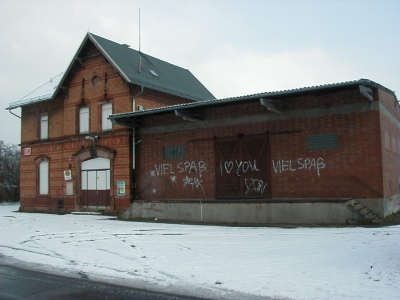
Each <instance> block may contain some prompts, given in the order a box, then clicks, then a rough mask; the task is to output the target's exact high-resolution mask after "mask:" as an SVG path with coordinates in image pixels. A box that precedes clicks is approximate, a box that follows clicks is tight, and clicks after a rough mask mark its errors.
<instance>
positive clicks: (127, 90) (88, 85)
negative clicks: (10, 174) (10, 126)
mask: <svg viewBox="0 0 400 300" xmlns="http://www.w3.org/2000/svg"><path fill="white" fill-rule="evenodd" d="M70 73H71V74H69V78H70V79H69V80H67V86H63V87H62V88H63V89H64V90H65V92H64V93H62V94H61V95H58V96H57V97H56V98H55V99H52V100H49V101H45V102H40V103H36V104H34V103H33V104H30V105H26V106H23V107H22V132H21V140H22V142H21V148H22V153H21V210H23V211H57V209H58V206H57V205H58V201H59V200H60V199H62V201H63V207H64V211H76V210H80V209H82V207H83V206H84V204H83V203H82V199H81V193H82V190H81V174H80V172H81V171H80V170H81V169H80V164H81V163H82V162H83V161H84V160H85V159H88V158H93V157H98V156H99V157H105V158H110V159H111V162H112V165H111V167H110V172H111V189H110V203H109V205H108V207H107V211H108V212H110V213H112V212H118V211H121V210H124V209H125V208H126V207H127V206H129V203H130V202H131V200H132V198H133V192H134V181H133V179H134V178H133V177H134V176H133V173H134V172H133V170H132V168H133V166H132V163H133V159H132V155H133V154H132V142H133V136H132V130H131V129H129V128H126V127H124V126H120V125H113V126H112V130H108V131H103V130H102V126H101V122H102V121H101V120H102V119H101V118H102V105H103V104H105V103H112V110H113V111H112V113H114V114H118V113H123V112H129V111H132V110H136V107H133V105H141V106H143V108H144V109H149V108H156V107H161V106H165V105H172V104H180V103H184V102H187V101H188V100H186V99H183V98H180V97H177V96H172V95H169V94H166V93H162V92H159V91H155V90H151V89H144V90H143V91H142V89H141V87H140V86H137V85H132V84H128V83H126V82H125V81H124V80H123V78H122V77H121V76H120V75H119V73H118V71H117V70H116V69H115V68H114V67H113V66H112V65H111V64H110V63H109V62H108V61H107V59H106V58H105V57H104V56H103V55H102V54H101V53H100V52H99V51H98V49H97V48H96V47H94V46H93V47H92V49H91V50H90V51H89V54H88V58H87V59H85V61H84V67H81V68H79V69H77V70H76V71H75V72H74V73H73V72H72V71H70ZM96 77H97V79H96V81H94V80H93V78H96ZM141 91H142V92H141ZM139 92H141V93H140V95H139V96H138V97H137V99H135V100H136V104H135V103H134V102H133V100H132V99H134V98H135V96H136V95H138V94H139ZM81 107H89V111H90V117H89V120H90V125H89V132H87V133H85V134H80V133H79V109H80V108H81ZM43 114H47V115H48V128H49V130H48V139H44V140H43V139H41V138H40V118H41V116H42V115H43ZM96 135H97V136H99V138H100V139H99V140H98V141H97V142H96V147H95V148H94V149H95V154H94V155H93V152H91V151H93V150H91V149H93V144H92V142H91V141H90V140H87V139H85V137H86V136H96ZM42 160H48V161H49V192H48V194H46V195H41V194H40V192H39V168H38V164H39V163H40V162H41V161H42ZM65 170H70V171H72V179H71V180H65V178H64V171H65ZM118 181H125V184H126V191H125V195H124V196H118V193H117V182H118ZM68 182H69V183H70V184H71V183H72V189H73V192H72V194H71V195H67V194H68V193H67V186H66V185H67V183H68Z"/></svg>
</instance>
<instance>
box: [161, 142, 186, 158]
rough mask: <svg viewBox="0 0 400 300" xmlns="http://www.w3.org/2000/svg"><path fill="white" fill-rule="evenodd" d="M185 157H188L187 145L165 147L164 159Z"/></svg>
mask: <svg viewBox="0 0 400 300" xmlns="http://www.w3.org/2000/svg"><path fill="white" fill-rule="evenodd" d="M185 157H186V147H185V145H178V146H165V147H164V159H180V158H185Z"/></svg>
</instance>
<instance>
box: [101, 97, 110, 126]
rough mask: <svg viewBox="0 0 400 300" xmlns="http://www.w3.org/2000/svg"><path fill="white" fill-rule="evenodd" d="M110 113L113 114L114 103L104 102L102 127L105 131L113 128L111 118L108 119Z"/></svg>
mask: <svg viewBox="0 0 400 300" xmlns="http://www.w3.org/2000/svg"><path fill="white" fill-rule="evenodd" d="M110 115H112V103H106V104H103V105H102V109H101V129H102V130H103V131H105V130H111V129H112V123H111V120H109V119H108V117H109V116H110Z"/></svg>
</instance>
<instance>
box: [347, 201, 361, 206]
mask: <svg viewBox="0 0 400 300" xmlns="http://www.w3.org/2000/svg"><path fill="white" fill-rule="evenodd" d="M357 203H360V202H357V201H356V199H351V200H349V202H347V204H348V205H351V206H354V205H356V204H357Z"/></svg>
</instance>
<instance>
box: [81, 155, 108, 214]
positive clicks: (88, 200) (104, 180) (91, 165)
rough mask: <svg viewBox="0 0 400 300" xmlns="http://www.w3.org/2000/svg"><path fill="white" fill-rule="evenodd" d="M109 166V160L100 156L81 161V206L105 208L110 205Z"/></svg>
mask: <svg viewBox="0 0 400 300" xmlns="http://www.w3.org/2000/svg"><path fill="white" fill-rule="evenodd" d="M96 168H98V169H96ZM100 168H103V169H100ZM109 168H110V161H109V160H108V159H105V158H101V157H99V158H95V159H91V160H89V161H84V162H83V163H82V204H83V206H86V207H96V208H107V207H108V206H109V205H110V187H111V184H110V183H111V178H110V169H109Z"/></svg>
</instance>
